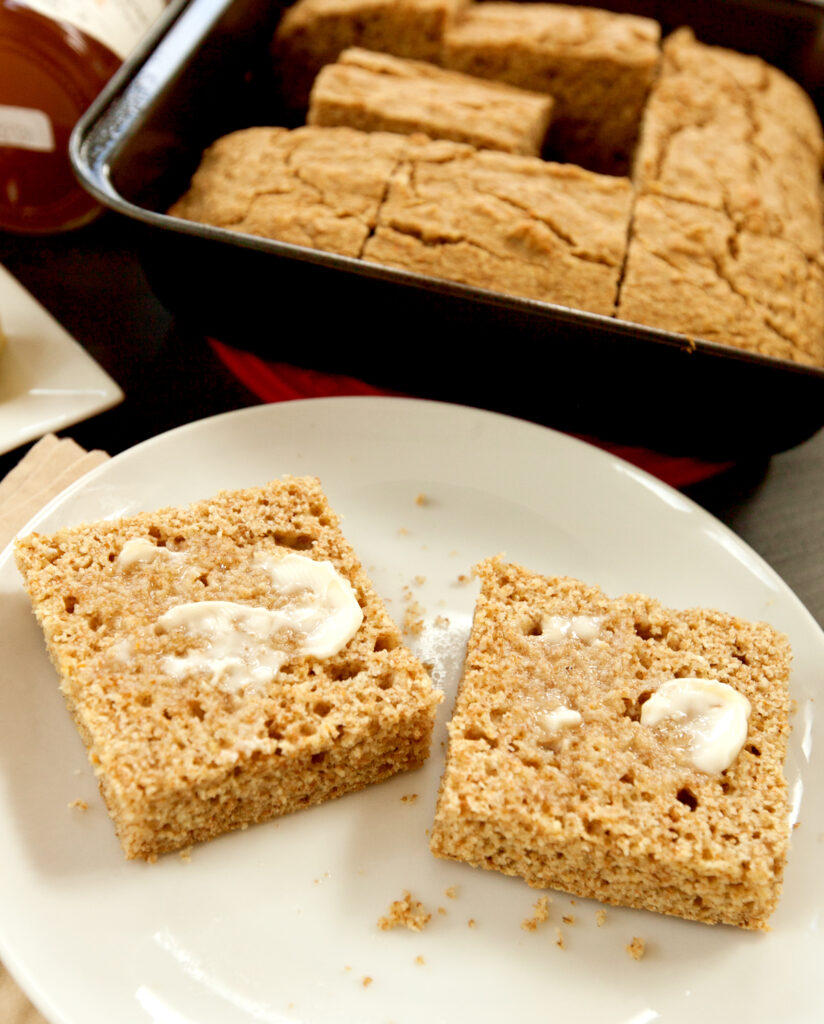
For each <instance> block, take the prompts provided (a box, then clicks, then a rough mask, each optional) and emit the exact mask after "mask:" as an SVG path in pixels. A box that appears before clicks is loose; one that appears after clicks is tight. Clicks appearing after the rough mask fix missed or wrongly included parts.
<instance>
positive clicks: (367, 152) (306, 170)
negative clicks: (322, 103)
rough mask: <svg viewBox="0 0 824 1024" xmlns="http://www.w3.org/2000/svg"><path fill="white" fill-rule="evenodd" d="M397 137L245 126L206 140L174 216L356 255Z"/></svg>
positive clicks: (399, 147) (397, 151)
mask: <svg viewBox="0 0 824 1024" xmlns="http://www.w3.org/2000/svg"><path fill="white" fill-rule="evenodd" d="M403 147H404V139H403V138H402V137H401V136H399V135H390V134H388V133H385V132H381V133H370V134H366V133H363V132H355V131H352V130H351V129H349V128H324V129H319V128H306V127H304V128H297V129H295V130H294V131H288V130H287V129H285V128H248V129H242V130H240V131H237V132H233V133H231V134H230V135H226V136H224V137H223V138H220V139H218V140H217V141H216V142H214V143H213V144H212V145H211V146H210V147H209V148H208V149H207V150H206V152H205V153H204V155H203V159H202V161H201V164H200V166H199V167H198V169H197V171H196V172H195V174H194V177H193V178H192V182H191V186H190V188H189V190H188V191H187V192H186V194H185V195H184V196H182V197H181V199H179V200H178V201H177V202H176V203H175V204H174V205H173V206H172V208H171V209H170V210H169V213H170V214H171V215H172V216H174V217H182V218H184V219H185V220H191V221H198V222H200V223H204V224H212V225H214V226H216V227H223V228H230V229H231V230H233V231H240V232H242V233H244V234H249V235H258V236H261V237H264V238H274V239H277V240H278V241H281V242H291V243H292V244H294V245H303V246H306V247H308V248H310V249H322V250H324V251H326V252H334V253H339V254H341V255H343V256H359V255H360V254H361V250H362V249H363V244H364V242H365V241H366V238H367V237H368V235H369V233H370V231H371V230H372V228H373V227H374V224H375V218H376V217H377V211H378V208H379V206H380V203H381V201H382V199H383V195H384V192H385V190H386V182H387V181H388V179H389V175H390V173H391V172H392V170H393V169H394V167H395V166H396V164H397V162H398V160H399V159H400V156H401V153H402V152H403Z"/></svg>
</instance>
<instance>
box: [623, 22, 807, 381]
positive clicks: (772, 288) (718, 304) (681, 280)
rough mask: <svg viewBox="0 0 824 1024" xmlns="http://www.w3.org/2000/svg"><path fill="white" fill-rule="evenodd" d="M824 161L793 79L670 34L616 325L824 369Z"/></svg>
mask: <svg viewBox="0 0 824 1024" xmlns="http://www.w3.org/2000/svg"><path fill="white" fill-rule="evenodd" d="M822 157H824V137H822V131H821V125H820V123H819V120H818V116H817V114H816V111H815V108H814V107H813V105H812V102H811V100H810V98H809V97H808V96H807V95H806V93H804V91H803V90H802V89H801V88H800V86H798V85H797V84H796V83H795V82H794V81H792V80H791V79H789V78H788V77H787V76H786V75H784V74H783V73H782V72H780V71H779V70H777V69H776V68H773V67H771V66H770V65H768V64H766V63H765V62H764V61H763V60H761V59H760V58H758V57H753V56H747V55H743V54H740V53H736V52H735V51H732V50H725V49H722V48H720V47H713V46H707V45H705V44H702V43H699V42H697V41H696V39H695V37H694V35H693V33H692V32H691V31H690V30H689V29H681V30H679V31H677V32H675V33H673V35H671V36H670V37H669V38H668V39H667V40H666V41H665V43H664V47H663V59H662V65H661V72H660V75H659V77H658V80H657V81H656V84H655V86H654V87H653V89H652V92H651V94H650V99H649V102H648V104H647V108H646V112H645V115H644V121H643V127H642V131H641V137H640V142H639V146H638V152H637V154H636V160H635V167H634V171H633V179H634V185H635V187H636V190H637V191H638V194H639V198H638V200H637V202H636V208H635V211H634V217H633V225H632V232H631V237H630V242H629V248H628V253H627V265H626V270H625V274H624V279H623V282H622V286H621V292H620V297H619V304H618V313H617V315H618V317H619V318H621V319H623V320H630V321H633V322H635V323H641V324H646V325H648V326H652V327H660V328H663V329H665V330H672V331H678V332H680V333H682V334H687V335H690V336H693V337H700V338H706V339H707V340H709V341H717V342H720V343H722V344H726V345H733V346H735V347H737V348H741V349H749V350H751V351H756V352H760V353H762V354H764V355H768V356H773V357H776V358H783V359H791V360H794V361H796V362H799V363H804V364H808V365H814V366H816V365H819V366H820V365H822V364H824V275H822V264H821V252H822V245H824V221H823V219H822V218H823V217H824V208H822V198H821V168H822Z"/></svg>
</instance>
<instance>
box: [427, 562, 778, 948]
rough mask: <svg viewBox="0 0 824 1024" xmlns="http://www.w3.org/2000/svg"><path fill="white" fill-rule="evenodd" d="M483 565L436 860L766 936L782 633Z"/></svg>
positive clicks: (773, 883)
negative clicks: (462, 864)
mask: <svg viewBox="0 0 824 1024" xmlns="http://www.w3.org/2000/svg"><path fill="white" fill-rule="evenodd" d="M477 571H478V574H479V576H480V580H481V591H480V596H479V598H478V602H477V605H476V609H475V616H474V621H473V626H472V632H471V636H470V640H469V646H468V650H467V657H466V668H465V675H464V677H463V681H462V683H461V686H460V689H459V693H458V698H457V702H456V706H455V710H454V715H453V718H452V721H451V723H450V726H449V747H448V752H447V762H446V768H445V771H444V775H443V778H442V781H441V788H440V792H439V798H438V804H437V809H436V815H435V823H434V827H433V829H432V833H431V848H432V850H433V852H434V853H435V854H437V855H438V856H441V857H447V858H452V859H455V860H460V861H465V862H467V863H468V864H471V865H474V866H476V867H483V868H489V869H495V870H498V871H502V872H504V873H505V874H509V875H519V876H521V877H522V878H524V879H525V880H526V881H527V882H528V883H529V884H530V885H532V886H535V887H541V888H542V887H550V888H556V889H561V890H564V891H566V892H569V893H572V894H574V895H576V896H582V897H592V898H595V899H597V900H602V901H604V902H606V903H613V904H618V905H626V906H629V907H636V908H643V909H647V910H652V911H657V912H661V913H665V914H674V915H678V916H681V917H685V918H690V919H694V920H697V921H704V922H707V923H727V924H732V925H738V926H741V927H744V928H751V929H764V928H766V922H767V919H768V917H769V915H770V913H771V912H772V911H773V909H774V908H775V906H776V903H777V900H778V897H779V893H780V888H781V881H782V874H783V870H784V863H785V859H786V852H787V846H788V841H789V808H788V800H787V786H786V782H785V779H784V775H783V762H784V757H785V751H786V741H787V735H788V732H789V726H788V710H789V709H788V703H789V700H788V674H789V661H790V650H789V644H788V642H787V640H786V638H785V637H784V636H783V635H781V634H779V633H777V632H775V631H774V630H773V629H772V628H771V627H769V626H767V625H765V624H763V623H750V622H746V621H743V620H741V619H739V618H735V617H733V616H731V615H727V614H724V613H722V612H717V611H711V610H706V609H693V610H690V611H672V610H669V609H667V608H663V607H662V606H661V605H660V604H659V603H658V602H657V601H655V600H653V599H652V598H649V597H646V596H643V595H627V596H624V597H620V598H617V599H609V598H607V597H606V596H605V595H604V594H603V593H602V592H601V590H599V589H598V588H597V587H593V586H588V585H586V584H584V583H581V582H579V581H577V580H574V579H570V578H564V577H561V578H553V577H544V576H540V575H537V574H535V573H532V572H529V571H527V570H526V569H524V568H522V567H520V566H517V565H511V564H507V563H505V562H503V561H500V560H498V559H492V560H488V561H486V562H484V563H482V564H481V565H480V566H479V567H478V570H477Z"/></svg>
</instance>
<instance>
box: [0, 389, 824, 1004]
mask: <svg viewBox="0 0 824 1024" xmlns="http://www.w3.org/2000/svg"><path fill="white" fill-rule="evenodd" d="M282 473H295V474H304V473H308V474H314V475H317V476H319V477H320V478H321V479H322V481H323V483H324V486H325V489H326V491H327V493H328V495H329V497H330V500H331V501H332V503H333V505H334V506H335V507H336V508H337V509H338V510H339V511H340V512H341V513H342V514H343V516H344V526H345V531H346V533H347V535H348V536H349V538H350V540H351V541H352V542H353V544H354V545H355V547H356V549H357V550H358V551H359V553H360V554H361V557H362V559H363V562H364V564H365V566H366V567H367V569H368V570H369V571H370V572H371V574H372V576H373V579H374V581H375V583H376V585H377V588H378V590H379V591H380V592H381V593H382V594H383V595H384V596H385V597H386V598H387V599H388V600H389V601H390V605H389V607H390V610H392V611H393V612H394V613H395V615H396V617H397V618H399V619H402V618H403V614H404V610H405V608H406V607H407V602H406V600H405V598H404V588H405V587H408V588H410V590H411V592H412V594H413V596H414V598H415V600H416V601H417V602H418V603H419V604H420V606H421V607H422V609H423V614H424V619H425V622H426V627H425V629H424V632H423V633H422V635H421V636H419V637H413V638H412V646H414V647H415V648H416V649H417V650H418V652H419V653H421V654H422V655H423V657H424V658H425V659H426V660H431V661H433V662H434V663H435V665H436V670H435V676H436V680H437V681H438V682H439V684H440V685H442V686H443V687H444V688H445V690H446V691H447V698H446V700H445V701H444V704H443V706H442V709H441V714H440V718H439V723H438V727H437V731H436V736H435V741H434V746H433V754H432V757H431V758H430V760H429V762H428V764H427V766H426V767H425V768H424V769H422V770H421V771H419V772H417V773H414V774H410V775H406V776H403V777H397V778H395V779H394V780H392V781H390V782H388V783H385V784H383V785H381V786H376V787H373V788H372V789H370V790H367V791H365V792H362V793H359V794H356V795H353V796H347V797H344V798H343V799H341V800H339V801H336V802H334V803H330V804H327V805H325V806H322V807H318V808H314V809H312V810H309V811H306V812H304V813H302V814H296V815H293V816H291V817H288V818H285V819H282V820H281V821H280V822H278V823H273V824H268V825H261V826H258V827H255V828H251V829H249V830H247V831H245V832H239V833H236V834H233V835H229V836H225V837H223V838H221V839H218V840H216V841H214V842H211V843H208V844H204V845H201V846H199V847H197V848H195V850H194V851H193V853H192V855H191V859H190V860H189V861H186V860H184V859H182V858H181V857H179V856H177V855H171V856H167V857H166V858H163V859H161V860H160V861H159V862H158V863H156V864H154V865H146V864H143V863H134V862H126V861H125V860H124V859H123V857H122V855H121V853H120V849H119V846H118V844H117V842H116V840H115V838H114V834H113V831H112V828H111V826H110V824H109V821H108V818H107V816H106V812H105V810H104V808H103V806H102V804H101V801H100V799H99V797H98V796H97V792H96V787H95V783H94V780H93V777H92V774H91V771H90V770H89V768H88V767H87V765H86V759H85V754H84V751H83V749H82V746H81V743H80V740H79V739H78V737H77V735H76V734H75V731H74V728H73V726H72V724H71V723H70V720H69V717H68V715H67V713H66V712H65V710H64V708H63V706H62V701H61V698H60V697H59V695H58V692H57V687H56V681H55V678H54V674H53V671H52V669H51V667H50V665H49V662H48V660H47V658H46V655H45V653H44V650H43V644H42V640H41V638H40V635H39V633H38V630H37V628H36V626H35V623H34V620H33V617H32V615H31V613H30V610H29V608H28V604H27V600H26V598H25V596H24V594H23V592H22V589H21V587H20V585H19V582H18V579H17V577H16V572H15V569H14V567H13V565H12V564H11V562H10V560H9V555H8V552H7V553H6V555H5V559H4V560H3V561H2V563H0V602H2V605H1V607H2V621H3V629H2V634H1V635H0V674H2V680H0V775H1V776H2V785H0V864H2V870H0V956H2V957H3V958H5V960H6V963H7V964H8V966H9V968H10V969H11V970H12V971H13V972H14V973H15V974H16V975H17V977H18V978H19V980H20V981H21V982H22V984H23V985H24V987H25V988H26V989H27V991H28V992H29V993H30V995H31V997H32V998H33V999H34V1001H35V1002H36V1003H37V1004H38V1005H39V1006H40V1007H41V1008H42V1009H43V1011H44V1012H45V1013H46V1015H47V1016H51V1018H52V1019H53V1020H54V1021H55V1022H60V1024H112V1022H117V1024H132V1022H134V1024H137V1022H140V1024H145V1022H149V1021H151V1022H155V1024H241V1022H242V1024H249V1022H261V1021H263V1022H267V1024H274V1022H277V1024H282V1022H286V1021H290V1022H298V1021H300V1022H304V1024H328V1022H353V1024H355V1022H357V1024H386V1022H389V1021H392V1022H395V1024H406V1022H420V1021H427V1022H440V1021H444V1022H463V1021H467V1020H471V1021H473V1024H486V1022H489V1024H493V1022H494V1024H500V1022H501V1021H502V1020H506V1021H518V1022H520V1021H524V1022H526V1021H536V1020H553V1021H562V1022H576V1021H580V1022H597V1024H618V1022H621V1024H647V1022H651V1021H655V1020H658V1019H659V1018H660V1019H661V1020H662V1021H666V1022H667V1024H670V1022H694V1021H696V1020H710V1021H720V1020H732V1019H739V1020H746V1021H747V1022H748V1024H756V1022H764V1024H766V1022H770V1024H774V1022H775V1021H779V1020H780V1021H787V1022H796V1024H797V1022H814V1021H815V1022H820V1021H821V1019H822V1012H823V1011H824V995H822V992H821V988H820V984H819V980H820V970H821V964H822V962H824V932H822V929H821V925H822V923H824V922H822V920H821V912H822V909H824V890H823V888H822V878H824V872H822V871H821V860H822V856H823V855H824V804H823V803H822V794H823V793H824V773H822V771H821V764H820V755H819V751H818V749H817V747H818V745H819V744H820V743H821V741H822V736H821V731H822V724H821V723H822V718H821V716H818V717H814V716H813V706H814V705H813V701H814V699H815V697H816V695H817V693H818V690H819V684H820V681H821V673H822V668H821V666H822V665H824V634H822V632H821V630H820V629H819V628H818V626H817V625H816V624H815V623H814V621H813V619H812V617H811V616H810V615H809V614H808V613H807V612H806V611H805V610H804V608H803V607H802V606H801V605H800V603H799V602H798V600H797V599H796V598H795V597H794V596H793V595H792V594H791V593H790V592H789V591H788V589H787V587H786V586H785V585H784V584H783V583H782V582H781V580H780V579H779V578H778V577H777V576H776V575H775V574H774V573H773V572H772V570H771V569H770V568H769V567H768V566H767V565H765V564H764V562H763V561H761V560H760V559H759V558H758V557H757V556H756V555H755V554H753V552H752V551H750V550H749V549H748V548H747V547H746V546H745V545H744V544H742V543H741V542H740V541H739V540H738V539H737V538H736V537H735V536H734V535H733V534H732V533H730V532H729V531H728V530H727V529H726V528H725V527H723V526H721V525H720V524H719V523H717V522H716V521H715V520H713V519H712V518H711V517H709V516H708V515H707V514H705V513H704V512H703V511H701V510H700V509H698V508H697V507H696V506H694V505H693V504H691V503H690V502H688V501H686V500H685V499H684V498H683V497H681V496H680V495H679V494H677V493H676V492H674V491H672V490H670V489H669V488H667V487H665V486H663V485H662V484H660V483H658V482H656V481H655V480H654V479H652V478H651V477H648V476H646V475H645V474H643V473H641V472H639V471H638V470H637V469H634V468H632V467H631V466H629V465H627V464H625V463H623V462H620V461H618V460H616V459H614V458H612V457H610V456H608V455H605V454H604V453H603V452H600V451H598V450H596V449H594V448H590V447H588V446H586V445H584V444H582V443H580V442H577V441H574V440H570V439H569V438H567V437H564V436H562V435H558V434H555V433H553V432H551V431H549V430H546V429H544V428H541V427H537V426H534V425H531V424H526V423H522V422H519V421H516V420H512V419H507V418H504V417H500V416H496V415H491V414H488V413H482V412H477V411H473V410H468V409H463V408H458V407H454V406H448V405H440V404H437V403H429V402H419V401H404V400H398V399H381V398H375V399H368V398H367V399H360V398H357V399H346V398H344V399H324V400H314V401H305V402H295V403H284V404H281V405H273V406H272V405H270V406H264V407H259V408H254V409H249V410H246V411H243V412H239V413H232V414H229V415H226V416H221V417H217V418H214V419H210V420H206V421H203V422H200V423H195V424H193V425H191V426H188V427H184V428H182V429H179V430H176V431H174V432H172V433H170V434H167V435H164V436H162V437H159V438H157V439H155V440H153V441H150V442H147V443H146V444H143V445H140V446H139V447H137V448H135V449H133V450H131V451H129V452H126V453H125V454H123V455H120V456H118V457H117V458H115V459H113V460H112V461H111V462H109V463H108V464H106V465H105V466H103V467H101V468H100V469H99V470H96V471H95V472H94V473H93V474H91V475H90V476H89V477H87V478H86V479H85V480H84V481H82V482H81V483H80V484H79V485H77V486H74V487H73V488H72V489H70V490H69V491H68V492H66V493H65V494H64V495H63V496H62V497H61V498H59V499H58V500H57V501H56V502H55V503H53V504H52V506H51V507H50V508H49V509H47V510H46V512H45V514H44V515H43V516H42V517H41V519H40V521H39V522H38V528H40V529H50V528H54V527H57V526H59V525H62V524H68V523H74V522H77V521H79V520H82V519H89V518H97V517H104V516H114V515H117V514H120V513H131V512H135V511H138V510H140V509H146V508H151V507H157V506H160V505H164V504H168V503H179V502H188V501H189V500H193V499H195V498H200V497H204V496H208V495H209V494H210V493H213V492H215V491H216V490H218V489H220V488H224V487H235V486H241V485H254V484H258V483H261V482H263V481H265V480H267V479H269V478H271V477H274V476H278V475H280V474H282ZM421 494H423V495H426V501H425V502H421V503H418V501H417V500H416V499H417V498H418V496H419V495H421ZM499 551H504V552H506V554H507V555H508V556H509V557H511V558H513V559H516V560H519V561H521V562H523V563H525V564H527V565H529V566H530V567H532V568H534V569H536V570H540V571H544V572H550V573H570V574H574V575H577V576H579V577H581V578H583V579H585V580H588V581H591V582H597V583H600V584H601V585H602V586H603V587H604V588H605V589H606V591H607V592H608V593H612V594H618V593H621V592H625V591H634V590H641V591H646V592H648V593H651V594H654V595H656V596H658V597H659V598H660V599H662V600H663V601H664V602H666V603H667V604H670V605H673V606H676V607H679V606H680V607H686V606H690V605H694V604H697V603H700V604H705V605H714V606H717V607H721V608H724V609H726V610H728V611H731V612H734V613H737V614H740V615H744V616H747V617H752V618H766V619H768V620H770V621H771V622H772V623H774V624H775V625H776V626H777V627H779V628H781V629H783V630H786V631H787V633H788V634H789V635H790V638H791V640H792V643H793V647H794V650H795V662H794V665H795V668H794V675H793V681H792V688H793V695H794V697H795V699H796V700H797V702H798V711H797V713H796V715H795V727H794V731H793V735H792V742H791V751H790V756H789V763H788V773H789V778H790V783H791V786H792V790H793V793H794V797H795V810H794V816H795V817H796V818H797V819H798V821H799V828H798V829H797V830H796V831H795V833H794V839H793V849H792V853H791V857H790V861H789V866H788V870H787V877H786V885H785V892H784V896H783V899H782V902H781V905H780V907H779V909H778V911H777V912H776V914H775V915H774V918H773V922H772V923H773V930H772V932H770V933H769V934H760V933H759V934H753V933H748V932H742V931H738V930H735V929H732V928H728V927H717V928H710V927H707V926H705V925H700V924H694V923H688V922H684V921H680V920H677V919H673V918H662V917H657V916H656V915H654V914H649V913H644V912H638V911H630V910H621V909H614V908H609V909H608V910H607V914H606V922H605V924H604V925H603V927H598V926H597V924H596V910H597V906H596V905H595V904H594V903H591V902H589V901H586V900H577V901H573V900H571V899H570V898H569V897H567V896H564V895H561V894H555V895H554V898H553V901H552V904H551V908H550V910H551V913H550V919H549V921H548V922H546V924H544V925H542V926H541V927H539V928H538V929H537V931H535V932H528V931H525V930H524V929H522V927H521V922H522V921H523V920H524V919H525V918H528V917H530V916H531V914H532V906H533V904H534V902H535V900H536V898H537V895H538V894H537V893H535V892H534V891H533V890H530V889H528V888H527V887H526V885H524V884H523V883H522V882H520V881H519V880H518V879H512V878H505V877H503V876H501V875H497V874H494V873H491V872H482V871H475V870H473V869H471V868H468V867H463V866H461V865H459V864H453V863H446V862H443V861H438V860H436V859H435V858H434V857H432V856H431V855H430V853H429V851H428V847H427V836H426V830H427V828H428V827H429V824H430V822H431V818H432V813H433V808H434V803H435V794H436V788H437V784H438V779H439V776H440V772H441V767H442V763H443V750H442V741H443V739H444V737H445V728H444V723H445V721H446V718H447V716H448V714H449V712H450V710H451V705H452V697H453V695H454V692H455V686H456V682H457V678H458V673H459V671H460V666H461V659H462V653H463V644H464V642H465V639H466V636H467V633H468V628H469V622H470V615H471V609H472V604H473V600H474V596H475V587H474V584H467V583H463V582H461V581H460V579H459V577H460V576H461V575H462V574H465V573H467V572H468V571H469V569H470V567H471V565H472V564H473V563H474V562H475V561H476V560H478V559H479V558H481V557H483V556H486V555H490V554H493V553H495V552H499ZM416 577H422V578H425V579H424V581H423V582H420V583H419V582H416V581H415V580H416ZM439 616H440V617H445V618H447V619H448V620H449V623H448V625H447V624H445V623H444V622H443V618H441V620H440V622H439V621H438V617H439ZM815 758H818V762H819V763H818V764H817V765H816V764H815V763H814V759H815ZM816 769H817V770H816ZM413 794H416V795H417V796H416V797H415V798H414V799H413V798H412V795H413ZM404 797H407V799H406V800H404ZM78 799H80V800H85V801H87V802H88V805H89V806H88V810H87V811H82V810H78V809H72V808H70V807H69V806H68V805H69V804H70V802H71V801H74V800H78ZM451 886H455V887H457V897H456V898H454V899H452V898H449V896H447V895H446V890H447V889H448V888H449V887H451ZM403 890H410V891H411V892H412V894H413V896H414V897H416V898H418V899H420V900H421V901H422V902H423V903H424V904H425V906H426V907H427V908H428V909H429V910H431V911H432V915H433V916H432V921H431V923H430V924H429V926H428V927H427V928H426V929H425V930H424V931H422V932H420V933H415V932H411V931H408V930H406V929H396V930H395V931H390V932H383V931H381V930H379V929H378V928H377V926H376V922H377V920H378V918H379V917H380V916H381V915H382V914H384V913H385V912H386V910H387V908H388V907H389V904H390V903H391V902H392V901H393V900H394V899H396V898H398V897H400V895H401V893H402V891H403ZM439 908H442V910H443V911H444V912H443V913H442V912H440V910H439ZM569 915H572V916H573V917H574V919H575V920H574V923H565V922H563V920H562V918H563V917H564V916H569ZM470 921H472V922H474V926H472V925H470ZM558 927H560V928H561V930H562V933H563V937H564V943H565V948H563V949H561V948H559V946H558V945H557V944H556V939H557V932H556V928H558ZM634 936H639V937H641V938H643V939H644V940H645V941H646V944H647V955H646V956H645V957H644V959H642V960H640V961H635V960H633V959H631V958H630V957H629V955H628V954H627V952H626V949H625V947H626V945H627V943H628V942H629V941H630V940H631V939H632V938H633V937H634ZM370 978H371V979H372V980H371V982H367V980H366V979H370Z"/></svg>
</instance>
